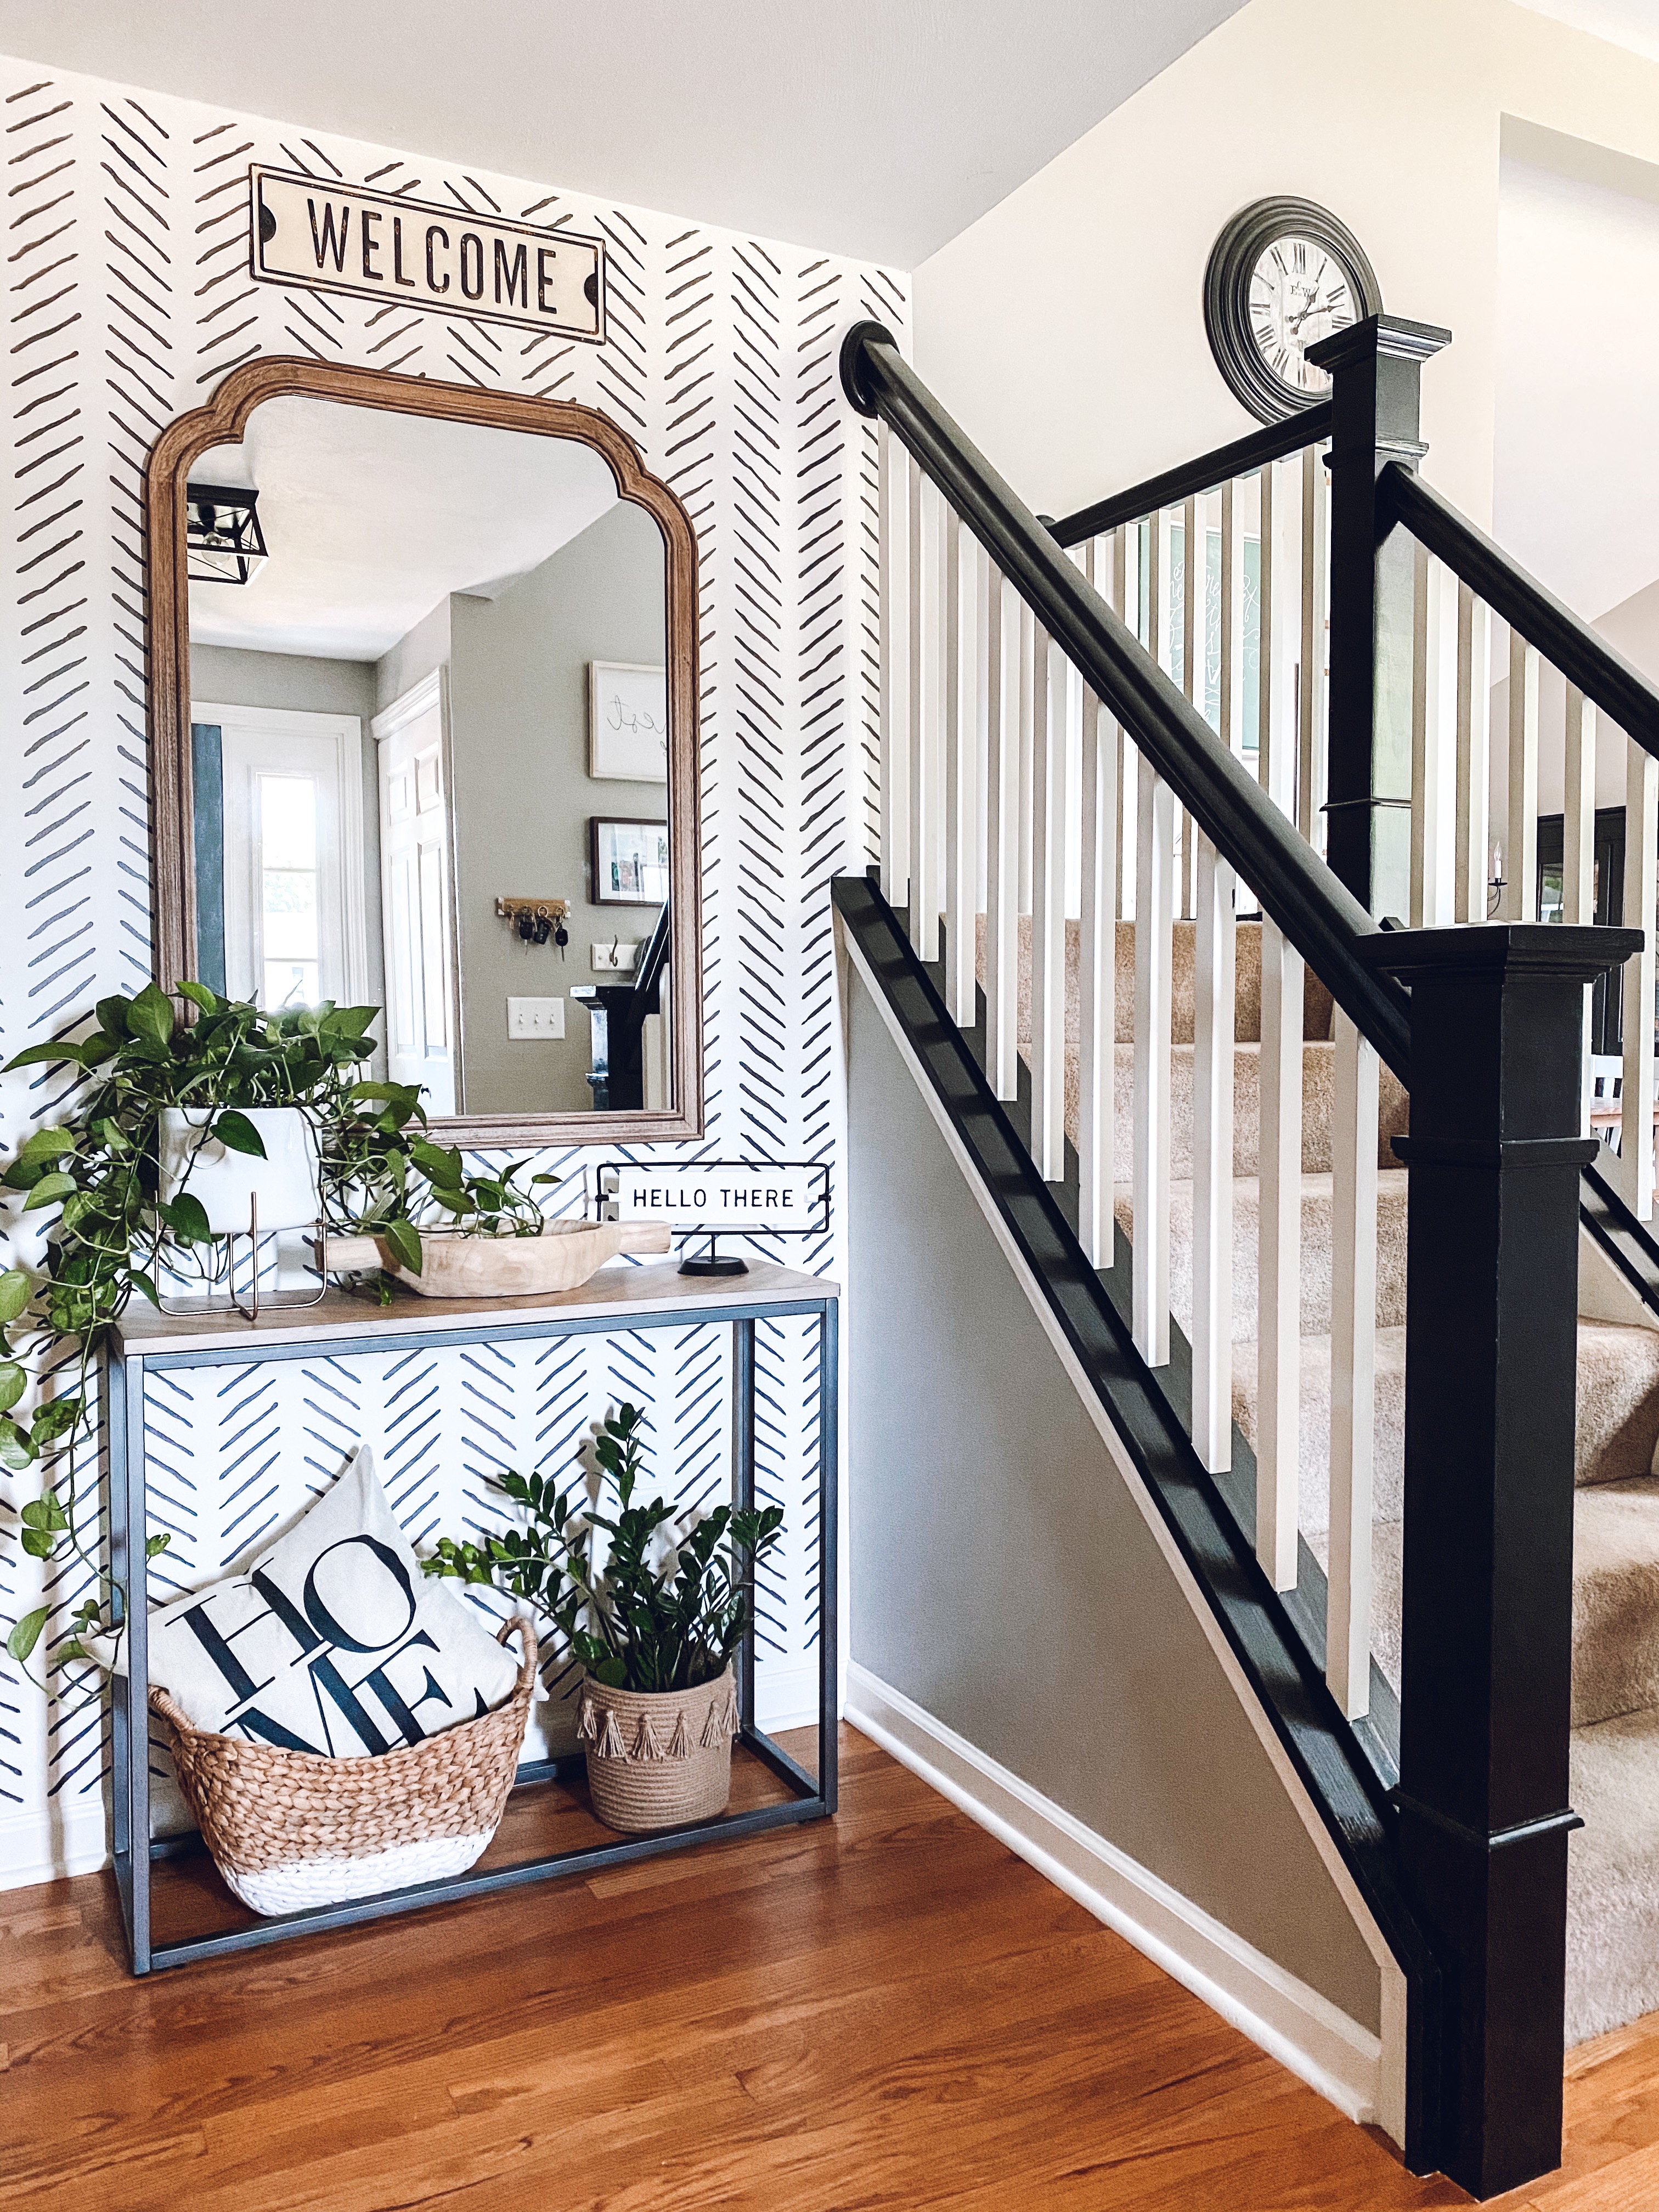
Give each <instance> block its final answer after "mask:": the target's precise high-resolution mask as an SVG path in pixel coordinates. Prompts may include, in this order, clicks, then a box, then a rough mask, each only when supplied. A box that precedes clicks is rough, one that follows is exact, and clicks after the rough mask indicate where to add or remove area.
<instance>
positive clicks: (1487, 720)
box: [1455, 584, 1492, 921]
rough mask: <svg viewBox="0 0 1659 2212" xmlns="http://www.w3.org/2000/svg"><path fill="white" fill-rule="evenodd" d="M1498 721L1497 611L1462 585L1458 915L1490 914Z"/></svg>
mask: <svg viewBox="0 0 1659 2212" xmlns="http://www.w3.org/2000/svg"><path fill="white" fill-rule="evenodd" d="M1491 723H1492V611H1491V610H1490V608H1488V606H1487V605H1486V601H1485V600H1484V599H1476V597H1475V596H1474V592H1472V591H1471V590H1470V589H1469V587H1468V585H1467V584H1459V586H1458V587H1457V864H1456V865H1457V886H1456V898H1455V904H1456V919H1457V920H1458V921H1485V920H1486V907H1487V898H1486V868H1487V865H1488V860H1487V851H1486V786H1487V778H1488V775H1489V774H1490V757H1491V734H1490V733H1491Z"/></svg>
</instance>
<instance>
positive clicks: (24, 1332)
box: [0, 982, 557, 1664]
mask: <svg viewBox="0 0 1659 2212" xmlns="http://www.w3.org/2000/svg"><path fill="white" fill-rule="evenodd" d="M178 989H179V994H180V996H181V997H182V998H184V999H185V1000H188V1001H189V1003H190V1006H191V1008H192V1010H193V1012H194V1013H195V1016H196V1018H195V1020H194V1021H193V1022H189V1023H180V1022H179V1021H178V1019H177V1017H176V1012H175V1008H174V1005H173V1000H172V999H171V998H170V997H169V995H168V994H167V992H165V991H163V990H162V989H161V988H160V987H159V986H158V985H156V984H154V983H152V984H149V985H148V986H147V987H145V988H144V989H143V990H142V991H140V992H139V993H138V994H137V996H136V997H134V998H125V997H112V998H107V999H100V1000H99V1002H98V1006H97V1012H96V1021H97V1026H96V1027H95V1028H94V1030H93V1031H92V1033H91V1035H90V1036H85V1037H82V1038H81V1039H79V1040H78V1041H76V1042H66V1041H65V1042H59V1041H53V1042H47V1043H43V1044H37V1045H31V1046H30V1047H29V1048H28V1049H27V1051H25V1052H21V1053H19V1054H17V1056H16V1057H15V1059H14V1060H10V1061H9V1062H8V1064H7V1067H6V1070H5V1072H6V1073H12V1072H14V1071H15V1070H18V1069H21V1068H26V1067H32V1066H64V1067H69V1068H72V1069H78V1070H79V1072H80V1074H81V1077H82V1090H81V1091H80V1094H79V1096H78V1097H77V1099H76V1103H75V1105H74V1107H73V1109H72V1110H71V1111H70V1113H69V1114H68V1115H66V1116H65V1117H64V1119H63V1120H62V1121H60V1122H58V1123H57V1124H55V1125H54V1126H52V1127H49V1128H42V1129H37V1130H36V1131H35V1132H34V1133H33V1135H32V1136H30V1137H29V1138H27V1139H26V1140H25V1142H24V1143H23V1145H22V1146H21V1148H20V1149H19V1151H18V1153H17V1156H16V1158H15V1159H14V1160H13V1161H12V1163H11V1164H10V1166H9V1168H8V1169H7V1170H6V1171H5V1173H4V1175H3V1176H0V1185H3V1187H4V1188H6V1189H8V1190H10V1191H15V1192H19V1193H21V1194H23V1206H22V1211H23V1212H24V1214H25V1215H27V1214H30V1213H37V1212H44V1211H46V1209H47V1208H50V1207H53V1206H56V1207H57V1208H58V1216H57V1219H56V1222H55V1224H54V1225H53V1226H52V1230H51V1231H50V1233H49V1238H48V1242H47V1245H46V1259H45V1263H44V1272H43V1274H42V1275H41V1276H40V1277H39V1278H37V1276H36V1275H35V1274H33V1273H30V1272H29V1271H28V1270H27V1269H25V1268H21V1267H13V1268H9V1269H8V1270H6V1271H5V1272H4V1273H0V1466H3V1467H5V1468H9V1470H10V1471H11V1472H13V1473H14V1474H21V1473H24V1472H26V1471H27V1470H28V1469H29V1468H32V1467H33V1466H35V1465H37V1464H38V1463H40V1462H41V1461H42V1459H43V1457H44V1455H46V1452H47V1451H48V1449H50V1448H51V1447H52V1446H54V1445H56V1446H58V1447H59V1448H60V1449H59V1452H58V1458H57V1459H56V1460H55V1461H54V1463H53V1471H52V1478H51V1480H49V1481H48V1482H47V1483H46V1487H45V1489H44V1490H43V1492H42V1494H41V1495H40V1498H37V1499H34V1500H33V1501H31V1502H30V1503H29V1504H26V1505H25V1506H24V1507H23V1508H22V1511H21V1521H22V1538H21V1541H22V1546H23V1549H24V1551H25V1552H26V1553H27V1554H28V1555H29V1556H30V1557H31V1558H33V1559H43V1560H50V1559H52V1558H54V1557H56V1556H58V1554H59V1553H61V1552H63V1551H65V1550H67V1551H70V1552H72V1553H74V1554H76V1556H77V1557H78V1558H79V1559H80V1560H81V1561H82V1565H84V1566H85V1567H86V1568H87V1569H88V1572H89V1573H90V1574H91V1575H92V1577H94V1587H95V1589H96V1591H97V1593H98V1594H97V1595H94V1596H92V1597H88V1599H87V1600H86V1601H84V1602H83V1604H82V1606H81V1607H80V1608H79V1610H78V1611H77V1612H76V1614H75V1615H74V1617H73V1620H72V1621H71V1624H70V1631H69V1632H68V1634H67V1635H66V1636H65V1637H64V1638H63V1639H62V1640H61V1641H60V1643H59V1644H58V1647H57V1650H56V1652H55V1655H54V1663H57V1662H62V1661H64V1660H67V1659H73V1658H79V1657H82V1656H85V1655H84V1652H83V1650H82V1645H81V1644H80V1641H79V1638H80V1635H81V1634H82V1632H85V1631H86V1630H87V1629H88V1628H90V1627H91V1626H93V1625H94V1623H95V1622H100V1621H101V1620H103V1619H104V1615H105V1610H106V1605H110V1604H112V1605H113V1606H114V1607H117V1608H119V1607H121V1606H122V1605H123V1604H124V1603H125V1593H123V1592H121V1591H120V1590H119V1589H118V1587H117V1585H116V1584H115V1583H114V1582H113V1581H112V1577H111V1576H110V1574H109V1572H108V1571H107V1569H106V1568H105V1567H104V1566H102V1565H100V1562H99V1561H98V1560H97V1559H95V1558H94V1556H93V1554H92V1553H89V1552H88V1550H87V1549H86V1547H84V1545H83V1544H82V1541H81V1536H80V1532H79V1511H78V1509H79V1504H80V1495H79V1486H78V1448H79V1447H80V1446H81V1445H82V1444H84V1443H86V1442H87V1441H88V1438H89V1437H90V1436H91V1433H92V1420H91V1415H90V1412H89V1408H88V1396H89V1392H88V1378H89V1376H90V1373H91V1370H92V1368H93V1365H94V1362H95V1360H96V1358H97V1356H98V1352H99V1350H100V1346H101V1345H102V1343H103V1341H104V1339H105V1337H106V1335H107V1334H108V1332H109V1329H110V1327H111V1325H112V1322H115V1321H116V1320H117V1318H118V1316H120V1314H121V1313H122V1312H123V1311H124V1310H125V1307H126V1305H127V1303H128V1301H129V1300H130V1299H131V1297H132V1296H133V1294H134V1292H135V1291H137V1293H139V1294H140V1295H141V1296H143V1297H147V1298H149V1299H150V1300H151V1301H152V1303H156V1302H158V1292H157V1284H158V1281H159V1280H160V1279H161V1278H162V1276H163V1275H164V1274H165V1273H175V1274H176V1273H180V1272H185V1273H189V1272H191V1271H194V1272H195V1273H197V1274H198V1275H199V1276H200V1277H201V1279H204V1280H208V1279H211V1276H212V1273H213V1270H214V1264H215V1261H216V1249H215V1248H216V1246H218V1245H221V1244H222V1243H223V1239H222V1238H221V1237H216V1236H215V1235H214V1233H213V1231H211V1230H210V1227H209V1225H208V1216H207V1211H206V1208H205V1207H204V1206H203V1205H202V1202H201V1200H199V1199H198V1198H197V1197H196V1196H195V1195H194V1194H192V1193H191V1190H190V1189H189V1188H188V1176H186V1178H185V1186H184V1187H183V1188H179V1190H177V1191H176V1192H175V1193H174V1194H173V1196H172V1198H171V1199H167V1200H164V1199H163V1198H162V1197H161V1170H160V1131H161V1116H162V1115H163V1114H164V1113H165V1112H166V1111H167V1109H168V1108H170V1107H184V1108H188V1109H194V1110H196V1111H197V1112H199V1113H201V1114H202V1115H204V1122H203V1126H202V1132H201V1139H200V1143H205V1142H207V1141H208V1140H210V1139H217V1140H218V1141H219V1143H221V1144H222V1145H223V1146H226V1147H228V1149H229V1150H230V1151H232V1152H244V1153H248V1154H251V1155H252V1156H253V1157H255V1158H264V1143H263V1140H262V1139H261V1138H260V1136H259V1133H258V1129H257V1127H255V1126H254V1124H253V1123H252V1121H250V1120H249V1119H248V1117H247V1109H249V1108H250V1107H270V1106H289V1107H295V1108H296V1109H299V1111H301V1113H302V1114H304V1115H305V1116H306V1118H307V1121H308V1122H309V1124H310V1126H311V1128H312V1131H313V1135H314V1137H315V1139H316V1143H317V1152H318V1158H319V1168H320V1188H321V1199H322V1206H323V1213H324V1218H325V1221H326V1222H327V1225H328V1229H329V1232H330V1234H331V1235H337V1236H350V1235H358V1234H363V1233H368V1234H372V1235H374V1236H376V1237H384V1239H385V1240H386V1244H387V1246H388V1247H389V1248H390V1249H391V1251H392V1254H393V1255H395V1257H396V1258H397V1259H398V1261H399V1262H400V1264H401V1265H402V1266H404V1267H407V1268H409V1269H410V1270H411V1271H412V1272H414V1273H419V1272H420V1268H421V1264H422V1246H421V1231H422V1226H423V1225H424V1226H425V1227H426V1228H427V1229H428V1231H429V1230H430V1229H431V1228H433V1227H434V1226H435V1225H439V1224H442V1225H445V1226H447V1227H448V1228H449V1229H451V1230H453V1231H459V1233H462V1234H465V1235H474V1236H476V1235H485V1236H502V1235H506V1236H532V1237H533V1236H538V1235H539V1234H540V1233H541V1230H542V1227H543V1214H542V1211H541V1207H540V1206H539V1205H538V1202H537V1200H536V1199H535V1197H534V1195H533V1194H532V1192H533V1184H545V1183H551V1182H556V1181H557V1178H556V1176H546V1175H538V1176H535V1177H534V1178H533V1181H532V1189H526V1188H522V1187H521V1186H520V1182H519V1180H518V1178H519V1176H520V1174H521V1173H522V1170H523V1167H524V1163H523V1162H514V1163H513V1164H510V1165H508V1166H507V1167H505V1168H502V1169H499V1170H488V1171H479V1170H476V1169H469V1168H468V1166H467V1164H466V1163H465V1160H464V1159H463V1158H462V1156H461V1154H460V1152H459V1151H458V1150H456V1149H454V1148H453V1147H451V1146H443V1145H439V1144H435V1143H434V1142H433V1141H432V1140H431V1139H430V1137H429V1136H428V1124H427V1115H426V1111H425V1109H424V1107H423V1106H422V1103H421V1099H422V1088H421V1086H420V1085H414V1084H395V1083H372V1082H368V1081H364V1080H361V1079H360V1077H359V1071H360V1070H361V1068H362V1065H363V1063H364V1062H365V1061H366V1060H368V1058H369V1056H370V1055H371V1054H372V1053H373V1052H374V1039H373V1038H372V1037H371V1036H370V1035H369V1034H368V1032H369V1028H370V1025H371V1024H372V1023H373V1022H374V1019H375V1017H376V1016H377V1015H378V1014H379V1012H380V1008H379V1007H378V1006H335V1005H333V1004H332V1003H331V1002H325V1003H324V1004H323V1005H322V1006H315V1007H302V1008H295V1009H284V1010H283V1011H282V1012H277V1013H263V1012H260V1011H259V1009H258V1007H256V1006H252V1005H251V1004H249V1003H248V1002H246V1001H245V1000H229V999H225V998H222V997H221V996H220V995H219V994H218V993H217V992H216V991H212V990H210V989H209V988H208V987H207V986H206V985H205V984H202V983H196V982H182V983H180V984H179V986H178ZM199 1148H200V1146H199V1144H198V1146H197V1150H199ZM376 1275H377V1277H378V1288H379V1290H380V1296H381V1297H382V1298H383V1299H385V1298H387V1297H390V1296H391V1289H390V1283H389V1280H388V1279H386V1278H385V1277H383V1276H379V1274H378V1271H376ZM60 1346H66V1347H67V1348H68V1357H67V1358H64V1359H62V1360H60V1361H59V1362H58V1364H56V1365H54V1366H52V1368H51V1370H50V1373H49V1374H47V1375H46V1376H44V1378H43V1379H45V1380H46V1381H48V1382H49V1383H50V1384H51V1385H52V1391H53V1395H52V1397H51V1399H50V1400H49V1401H47V1402H46V1403H45V1404H43V1405H41V1406H40V1407H39V1408H38V1409H37V1410H36V1411H35V1413H34V1414H33V1417H32V1418H30V1419H25V1418H24V1417H23V1416H22V1415H21V1414H20V1413H18V1411H17V1410H16V1409H17V1407H18V1406H19V1404H20V1402H21V1400H22V1398H23V1396H24V1395H25V1394H26V1392H27V1389H28V1383H29V1375H28V1370H27V1367H26V1365H25V1364H24V1361H25V1359H26V1358H29V1357H31V1356H33V1357H35V1358H45V1359H46V1360H48V1361H49V1360H50V1359H51V1356H52V1352H53V1351H54V1350H55V1349H57V1348H58V1347H60ZM20 1355H21V1356H20ZM70 1370H72V1379H71V1380H70V1381H69V1382H68V1383H67V1387H65V1386H64V1378H65V1376H66V1375H68V1374H70ZM168 1541H169V1540H168V1539H167V1537H166V1536H155V1537H152V1538H151V1539H150V1541H149V1556H150V1557H151V1558H154V1557H155V1556H156V1555H157V1554H158V1553H160V1552H161V1551H163V1550H165V1549H166V1547H167V1542H168ZM50 1611H51V1608H50V1607H46V1606H42V1607H38V1608H36V1609H35V1610H33V1611H32V1612H29V1613H25V1614H24V1615H23V1616H22V1617H21V1620H18V1621H17V1623H16V1624H15V1626H14V1627H13V1629H12V1631H11V1632H10V1634H9V1636H8V1638H7V1639H6V1650H7V1651H8V1652H9V1655H10V1656H11V1657H12V1658H13V1659H14V1660H15V1661H17V1662H19V1663H20V1664H24V1663H26V1662H27V1661H28V1660H29V1658H30V1657H31V1656H32V1655H33V1651H34V1650H35V1647H36V1645H37V1644H39V1642H40V1636H41V1633H42V1632H43V1630H44V1629H45V1626H46V1620H47V1619H48V1617H49V1614H50Z"/></svg>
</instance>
